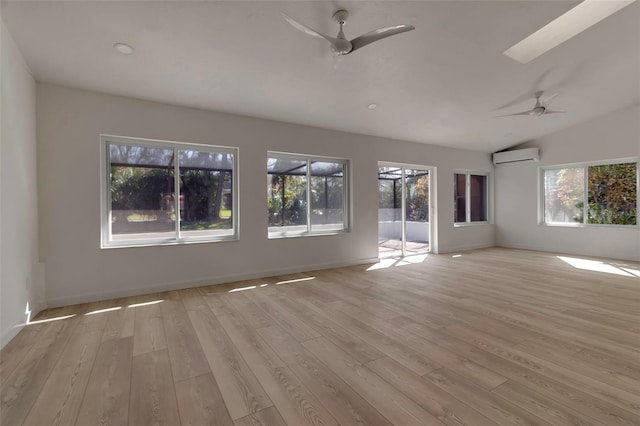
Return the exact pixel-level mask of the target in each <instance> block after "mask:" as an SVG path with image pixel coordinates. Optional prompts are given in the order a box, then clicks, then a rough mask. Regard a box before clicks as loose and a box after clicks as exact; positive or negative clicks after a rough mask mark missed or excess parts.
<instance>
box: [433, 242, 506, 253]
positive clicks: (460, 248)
mask: <svg viewBox="0 0 640 426" xmlns="http://www.w3.org/2000/svg"><path fill="white" fill-rule="evenodd" d="M495 246H496V245H495V244H493V243H483V244H473V245H464V246H457V247H445V248H443V249H441V250H439V251H438V254H446V253H452V252H454V251H467V250H478V249H483V248H490V247H495Z"/></svg>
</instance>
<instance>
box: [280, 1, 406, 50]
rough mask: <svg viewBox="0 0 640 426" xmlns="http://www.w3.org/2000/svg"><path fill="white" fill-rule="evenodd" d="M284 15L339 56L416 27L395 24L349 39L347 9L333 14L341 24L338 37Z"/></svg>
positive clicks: (284, 15) (297, 27) (292, 23)
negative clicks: (346, 29)
mask: <svg viewBox="0 0 640 426" xmlns="http://www.w3.org/2000/svg"><path fill="white" fill-rule="evenodd" d="M282 16H283V17H284V19H286V20H287V22H289V24H291V26H293V27H294V28H295V29H297V30H299V31H302V32H303V33H305V34H308V35H310V36H314V37H319V38H322V39H325V40H326V41H328V42H329V44H330V47H331V51H332V52H333V53H334V54H335V55H337V56H343V55H348V54H349V53H352V52H353V51H355V50H358V49H360V48H362V47H364V46H366V45H368V44H371V43H373V42H375V41H378V40H382V39H383V38H387V37H391V36H392V35H396V34H401V33H404V32H407V31H411V30H414V29H415V27H414V26H413V25H395V26H392V27H385V28H379V29H377V30H373V31H370V32H368V33H366V34H363V35H361V36H360V37H356V38H354V39H353V40H347V38H346V37H345V35H344V26H345V25H346V23H347V19H348V18H349V12H348V11H347V10H346V9H340V10H338V11H336V12H335V13H334V14H333V20H334V21H336V22H337V23H338V25H340V29H339V30H338V35H337V36H336V37H331V36H328V35H325V34H322V33H320V32H318V31H316V30H314V29H311V28H309V27H307V26H306V25H304V24H301V23H300V22H298V21H296V20H295V19H293V18H292V17H290V16H289V15H287V14H285V13H282Z"/></svg>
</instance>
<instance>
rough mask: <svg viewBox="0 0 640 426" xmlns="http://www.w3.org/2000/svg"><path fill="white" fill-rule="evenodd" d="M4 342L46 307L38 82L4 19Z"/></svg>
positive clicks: (0, 265)
mask: <svg viewBox="0 0 640 426" xmlns="http://www.w3.org/2000/svg"><path fill="white" fill-rule="evenodd" d="M0 55H1V56H0V67H1V70H0V74H1V80H2V96H0V97H1V98H2V107H1V108H2V110H1V114H0V116H1V118H0V127H1V128H2V131H1V141H0V142H1V143H0V185H1V193H0V280H1V281H0V347H1V346H4V345H5V344H6V343H7V342H8V341H9V340H11V339H12V338H13V336H15V335H16V334H17V333H18V331H20V329H21V328H22V325H23V324H24V323H25V321H26V320H27V315H26V314H25V311H26V307H27V303H28V304H29V306H30V309H31V311H32V315H35V314H36V313H37V312H38V310H39V309H40V308H41V307H42V302H43V298H44V293H43V288H42V283H43V277H42V273H41V269H40V267H39V265H38V216H37V215H38V201H37V177H36V117H35V114H36V84H35V81H34V79H33V77H32V76H31V74H30V72H29V69H28V68H27V66H26V64H25V62H24V60H23V58H22V55H21V54H20V52H19V50H18V48H17V47H16V45H15V43H14V41H13V39H12V38H11V35H10V34H9V32H8V31H7V29H6V27H5V25H4V22H2V20H0Z"/></svg>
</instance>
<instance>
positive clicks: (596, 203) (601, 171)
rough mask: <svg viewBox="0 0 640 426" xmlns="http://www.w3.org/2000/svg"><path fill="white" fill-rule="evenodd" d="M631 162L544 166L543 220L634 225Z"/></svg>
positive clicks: (634, 176) (634, 165)
mask: <svg viewBox="0 0 640 426" xmlns="http://www.w3.org/2000/svg"><path fill="white" fill-rule="evenodd" d="M637 176H638V166H637V163H635V162H626V163H615V164H599V165H591V166H576V167H565V168H549V169H545V170H544V177H543V178H544V220H545V222H546V223H579V224H603V225H636V224H637V200H638V187H637V185H638V178H637Z"/></svg>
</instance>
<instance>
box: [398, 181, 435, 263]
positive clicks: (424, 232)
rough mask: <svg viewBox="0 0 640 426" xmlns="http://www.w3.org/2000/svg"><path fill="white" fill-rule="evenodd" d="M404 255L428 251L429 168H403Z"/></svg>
mask: <svg viewBox="0 0 640 426" xmlns="http://www.w3.org/2000/svg"><path fill="white" fill-rule="evenodd" d="M404 172H405V177H404V179H405V199H404V203H405V209H404V210H405V222H404V227H405V242H404V249H405V250H404V255H405V256H408V255H412V254H422V253H427V252H428V251H429V170H420V169H405V171H404Z"/></svg>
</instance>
